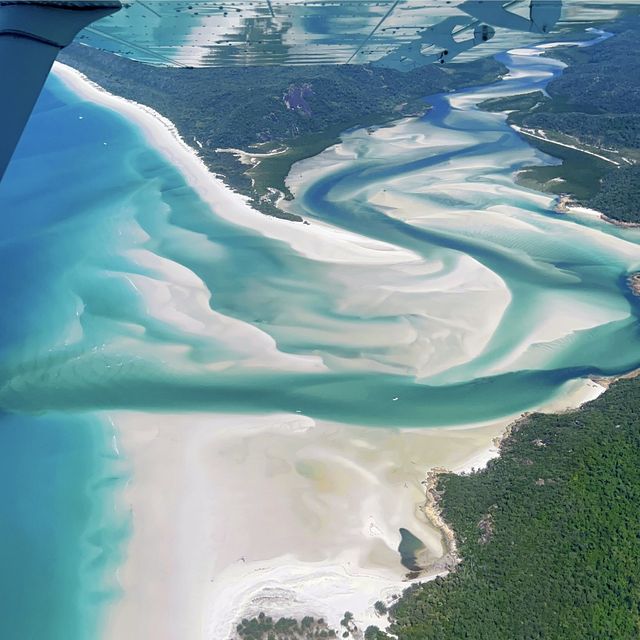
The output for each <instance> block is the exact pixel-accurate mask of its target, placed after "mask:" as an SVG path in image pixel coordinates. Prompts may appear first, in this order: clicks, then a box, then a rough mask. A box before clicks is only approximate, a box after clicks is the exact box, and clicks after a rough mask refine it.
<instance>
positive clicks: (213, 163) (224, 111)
mask: <svg viewBox="0 0 640 640" xmlns="http://www.w3.org/2000/svg"><path fill="white" fill-rule="evenodd" d="M60 60H61V61H62V62H64V63H66V64H69V65H71V66H73V67H75V68H76V69H78V70H80V71H81V72H82V73H84V74H85V75H86V76H88V77H89V78H90V79H91V80H94V81H95V82H97V83H98V84H100V85H101V86H102V87H104V88H105V89H107V90H108V91H111V92H113V93H115V94H117V95H120V96H124V97H125V98H129V99H131V100H135V101H136V102H140V103H142V104H145V105H148V106H150V107H152V108H153V109H155V110H156V111H158V112H159V113H161V114H162V115H163V116H165V117H167V118H168V119H169V120H171V121H172V122H173V123H174V124H175V125H176V127H177V128H178V130H179V132H180V134H181V135H182V137H183V138H184V140H185V141H186V142H187V143H188V144H190V145H191V146H192V147H194V149H196V150H197V151H198V153H199V154H200V156H201V157H202V159H203V160H204V162H205V163H206V164H207V166H208V167H209V168H210V169H211V171H213V172H215V173H217V174H219V175H220V177H221V178H222V179H223V180H225V181H226V182H227V184H229V185H230V186H231V187H232V188H233V189H235V190H236V191H239V192H240V193H243V194H245V195H247V196H249V197H250V198H251V201H252V204H253V206H254V207H255V208H257V209H259V210H260V211H262V212H263V213H267V214H269V215H275V216H279V217H290V214H287V213H286V212H284V211H282V210H281V209H279V208H277V207H276V206H275V205H274V202H275V201H276V199H277V197H279V195H280V194H279V193H276V192H274V189H277V190H278V192H282V193H284V194H285V195H288V194H287V189H286V187H285V184H284V180H285V178H286V176H287V174H288V173H289V170H290V168H291V165H292V164H293V163H294V162H296V161H298V160H301V159H303V158H307V157H311V156H314V155H317V154H318V153H320V152H321V151H323V150H324V149H325V148H327V147H328V146H331V145H332V144H335V143H336V142H338V141H339V138H340V133H341V132H343V131H345V130H346V129H349V128H352V127H356V126H370V125H377V124H384V123H386V122H389V121H392V120H397V119H398V118H400V117H402V116H406V115H415V114H422V113H424V112H425V111H426V110H427V109H428V105H427V104H426V103H425V101H424V96H427V95H430V94H433V93H438V92H441V91H451V90H454V89H457V88H460V87H464V86H471V85H475V84H484V83H488V82H491V81H493V80H495V79H497V78H499V77H500V76H501V74H503V73H505V71H506V69H505V67H504V66H503V65H501V64H499V63H497V62H496V61H494V60H490V59H486V60H478V61H474V62H468V63H465V64H456V65H451V66H444V67H443V66H437V65H427V66H425V67H423V68H421V69H417V70H415V71H412V72H409V73H401V72H399V71H394V70H391V69H377V68H374V67H369V66H355V65H350V66H347V65H343V66H309V67H304V66H296V67H244V68H239V67H233V68H199V69H187V68H164V67H162V68H161V67H152V66H149V65H146V64H141V63H138V62H134V61H132V60H129V59H127V58H121V57H119V56H116V55H112V54H109V53H105V52H103V51H99V50H97V49H92V48H90V47H85V46H81V45H72V46H70V47H68V48H67V49H65V50H64V51H63V52H62V53H61V55H60ZM230 148H231V149H241V150H244V151H250V152H252V153H265V152H269V151H273V150H278V149H283V148H286V151H285V152H284V153H281V154H278V155H274V156H272V157H270V158H265V159H262V160H261V162H260V164H259V165H258V166H257V167H255V168H253V169H252V168H251V167H250V166H248V165H246V164H242V163H241V162H240V161H239V160H238V158H237V156H236V155H234V154H233V153H230V152H229V151H219V149H230Z"/></svg>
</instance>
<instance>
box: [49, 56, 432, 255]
mask: <svg viewBox="0 0 640 640" xmlns="http://www.w3.org/2000/svg"><path fill="white" fill-rule="evenodd" d="M53 72H54V74H55V75H56V76H57V77H58V78H59V79H60V80H61V81H62V82H63V83H64V84H65V85H66V86H67V87H68V88H70V89H71V90H72V91H74V92H75V93H76V94H77V95H80V96H81V97H82V98H84V99H86V100H88V101H90V102H92V103H96V104H100V105H102V106H104V107H107V108H109V109H112V110H113V111H114V112H116V113H117V114H118V115H119V116H120V117H125V118H128V119H129V120H130V121H132V122H134V123H135V125H136V126H137V127H138V128H139V129H140V130H141V132H142V133H143V135H144V137H145V138H146V139H147V141H148V142H149V144H150V146H152V147H153V148H154V149H155V150H157V151H158V152H159V153H160V154H161V155H162V156H163V157H164V158H165V159H167V160H168V161H169V162H170V163H171V164H173V165H174V166H175V167H177V169H178V170H179V171H180V173H181V174H182V175H183V177H184V178H185V180H186V181H187V183H188V184H189V185H190V186H191V187H192V188H193V189H194V190H195V191H196V193H198V195H199V196H200V197H201V198H202V200H203V201H204V202H206V203H208V204H209V205H211V206H213V208H214V209H215V215H217V216H218V217H220V218H221V219H223V220H225V221H226V222H229V223H231V224H234V225H236V226H238V227H241V228H244V229H249V230H251V231H253V232H257V233H260V234H262V235H264V236H266V237H269V238H271V239H274V240H280V241H282V242H285V243H286V244H287V245H289V246H290V247H291V248H292V249H293V250H294V251H296V252H298V253H300V254H301V255H303V256H305V257H307V258H308V259H310V260H316V261H319V262H327V263H345V262H350V263H353V264H390V263H393V262H396V261H397V262H413V261H416V260H420V257H419V256H418V255H417V254H414V253H412V252H410V251H408V250H405V249H400V248H399V247H396V246H394V245H391V244H387V243H385V242H382V241H377V240H372V239H370V238H367V237H366V236H360V235H358V234H356V233H352V232H349V231H345V230H343V229H340V228H338V227H334V226H331V225H329V224H327V223H320V222H317V221H314V222H313V223H312V224H307V225H302V224H300V223H299V222H295V221H291V220H285V219H282V218H274V217H272V216H266V215H264V214H262V213H259V212H257V211H255V210H254V209H252V208H251V206H250V204H249V198H248V196H244V195H242V194H240V193H237V192H235V191H233V190H232V189H231V188H229V187H228V186H227V185H226V184H224V183H223V182H222V181H221V180H220V178H218V177H217V176H216V174H214V173H212V172H211V171H210V170H209V168H208V167H207V166H206V165H205V164H204V162H203V161H202V159H201V158H200V157H199V156H198V153H197V151H196V150H195V149H194V148H193V147H191V146H190V145H189V144H188V143H187V142H186V141H185V140H184V139H183V138H182V137H181V136H180V133H179V131H178V129H177V128H176V126H175V125H174V124H173V123H172V122H171V121H170V120H168V119H167V118H165V117H164V116H162V115H161V114H159V113H158V112H157V111H155V110H153V109H152V108H151V107H148V106H146V105H143V104H140V103H137V102H134V101H132V100H129V99H127V98H122V97H121V96H117V95H115V94H112V93H109V92H108V91H106V90H105V89H103V88H102V87H101V86H100V85H98V84H96V83H95V82H93V81H92V80H90V79H89V78H87V77H86V76H85V75H83V74H82V73H81V72H79V71H77V70H76V69H74V68H73V67H70V66H68V65H65V64H62V63H60V62H56V63H55V64H54V66H53ZM301 230H302V231H303V233H301Z"/></svg>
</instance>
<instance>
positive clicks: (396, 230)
mask: <svg viewBox="0 0 640 640" xmlns="http://www.w3.org/2000/svg"><path fill="white" fill-rule="evenodd" d="M504 61H505V62H507V63H508V64H509V65H510V66H511V67H512V68H513V69H514V70H518V71H519V75H515V76H514V77H513V78H511V79H508V80H506V81H505V82H503V83H501V84H500V85H496V87H494V88H480V89H472V90H468V91H465V92H460V93H457V94H455V95H449V96H434V97H431V98H429V102H430V103H432V104H433V105H434V109H433V111H432V112H431V113H430V114H429V116H428V117H427V118H425V119H424V120H422V121H416V120H414V121H408V122H401V123H398V124H397V125H396V126H394V127H391V128H386V129H380V130H378V131H376V132H374V133H373V134H369V133H368V132H366V131H353V132H349V133H347V134H345V136H344V142H343V145H342V147H341V151H340V153H339V155H338V156H336V158H335V162H334V161H331V162H328V163H324V164H323V157H325V158H326V157H327V156H326V154H323V156H321V157H320V158H317V159H312V160H310V161H308V162H306V163H303V165H301V168H300V169H298V170H297V171H298V173H301V176H298V178H296V179H297V183H296V185H295V189H296V191H297V193H298V199H297V203H296V205H295V206H296V207H299V210H300V211H301V212H302V213H303V214H304V215H305V216H307V217H308V218H309V219H311V221H312V227H313V223H314V222H315V221H318V220H320V221H323V222H331V223H333V224H334V225H336V226H337V227H340V228H342V229H344V230H347V231H351V232H355V233H357V234H359V235H361V236H366V237H368V238H372V239H376V240H378V241H380V242H384V243H387V245H393V246H394V247H396V248H399V250H401V251H403V252H404V253H403V255H405V256H410V259H407V260H405V261H404V262H403V261H402V260H400V259H399V260H398V262H396V263H388V264H387V263H385V265H382V266H379V265H378V266H376V265H375V264H373V263H360V264H355V263H353V264H349V263H347V262H343V263H340V262H331V261H318V260H311V259H309V258H307V257H305V256H304V255H302V254H301V253H298V252H296V251H295V250H293V249H292V248H291V247H290V246H289V245H288V244H287V243H285V242H283V241H278V240H273V239H270V238H268V237H266V236H263V235H261V234H260V233H258V232H256V231H252V230H251V229H247V228H246V227H243V226H240V225H234V224H232V223H231V222H229V221H225V219H224V218H223V217H222V216H221V215H218V214H222V213H225V212H223V211H220V210H219V207H220V206H221V205H220V204H217V203H216V202H213V203H212V204H208V203H207V202H205V201H204V200H203V198H202V197H201V196H200V195H199V194H198V193H196V191H194V190H193V189H192V188H191V187H190V186H189V185H188V184H187V182H186V181H185V178H184V177H183V176H182V175H181V174H180V172H179V171H178V170H177V169H176V168H175V167H174V166H172V165H171V164H170V163H169V162H168V161H166V160H165V159H164V158H163V157H162V156H161V155H160V154H159V153H158V152H156V151H155V150H153V149H152V148H151V147H150V146H149V144H148V143H147V142H146V140H145V139H144V137H143V136H142V134H141V132H140V131H139V130H138V129H137V128H136V127H135V126H134V125H133V124H132V123H130V122H128V121H127V120H126V119H125V118H123V117H121V116H120V115H118V114H117V113H114V112H112V111H109V110H107V109H105V108H103V107H100V106H98V105H95V104H91V103H88V102H86V101H84V100H83V99H81V98H80V97H79V96H77V95H75V94H74V93H72V92H71V91H69V90H68V89H67V88H65V87H64V85H62V84H61V82H59V81H58V80H56V79H55V78H52V79H51V80H50V82H49V83H48V85H47V88H46V90H45V92H44V94H43V97H42V99H41V100H40V103H39V105H38V108H37V111H36V114H35V115H34V117H33V118H32V120H31V123H30V125H29V128H28V130H27V132H26V133H25V136H24V139H23V141H22V143H21V146H20V148H19V150H18V152H17V155H16V158H15V161H14V162H13V164H12V166H11V167H10V170H9V172H8V173H7V176H6V179H5V181H4V183H3V185H2V188H1V189H0V207H1V210H2V216H0V227H1V231H2V234H1V236H0V237H1V238H2V240H1V241H0V265H1V266H2V269H3V273H4V274H5V277H4V278H3V280H2V281H1V282H0V291H1V293H2V299H3V302H4V309H5V311H4V313H3V314H2V315H1V316H0V353H1V354H2V360H1V362H2V364H1V366H0V407H2V409H3V410H4V411H5V413H4V414H3V417H2V419H1V422H0V424H1V427H2V431H1V433H2V438H3V446H2V447H1V448H0V456H2V460H1V461H0V468H1V469H2V473H3V476H4V477H3V482H2V483H1V486H2V491H4V492H5V493H4V496H3V501H2V502H3V509H4V514H3V516H4V517H3V518H2V523H3V524H2V531H1V532H0V535H1V539H0V548H1V549H2V550H3V551H2V553H4V554H5V555H6V558H4V560H6V562H3V566H7V567H10V570H9V571H5V572H4V573H3V577H2V578H0V583H1V585H2V586H1V589H2V592H3V594H4V597H3V600H4V602H5V603H6V604H7V606H6V610H7V614H6V615H4V616H3V618H2V622H1V623H0V624H1V625H2V626H3V627H4V628H3V629H1V633H0V635H2V637H11V638H13V637H15V638H31V637H33V638H35V637H46V638H65V640H69V639H72V638H76V637H77V638H87V637H96V635H95V634H96V631H95V630H96V629H97V628H98V625H99V622H100V615H99V614H100V611H101V610H103V608H102V607H101V606H100V605H101V604H103V603H105V602H108V601H110V600H111V599H112V598H114V597H116V596H117V587H116V586H115V585H114V584H113V571H112V567H113V565H114V564H115V563H117V562H118V560H119V559H120V557H121V554H122V553H123V551H122V550H123V544H124V540H125V539H126V536H127V533H128V527H129V523H128V519H127V517H126V514H122V513H120V511H119V510H118V509H117V508H116V504H117V500H118V492H119V489H121V487H122V484H123V482H125V481H126V478H127V472H126V466H125V465H126V463H125V461H123V460H122V459H121V458H120V456H119V454H118V453H117V448H115V446H114V440H113V437H114V432H113V429H112V427H111V426H110V425H109V423H108V422H107V421H105V419H104V414H102V413H100V412H99V410H104V409H130V408H136V409H145V410H151V411H167V412H177V411H194V410H201V411H211V412H242V413H268V412H274V411H285V412H300V413H302V414H306V415H309V416H312V417H314V418H325V419H329V420H334V421H337V422H346V423H352V424H367V425H376V426H380V427H387V428H394V427H398V426H415V427H421V426H444V425H460V424H467V423H475V422H480V421H485V420H490V419H494V418H501V417H504V416H508V415H512V414H514V413H518V412H520V411H523V410H529V409H532V408H535V407H537V406H539V405H540V404H542V403H544V402H545V401H547V400H549V399H552V398H554V397H556V396H557V395H558V394H560V393H561V392H562V390H563V389H564V387H563V385H564V384H565V383H566V382H568V381H571V380H574V379H576V378H579V377H582V376H586V375H589V374H595V373H599V374H602V373H606V374H615V373H620V372H623V371H627V370H630V369H632V368H635V367H637V366H639V365H640V334H639V332H638V321H637V319H638V311H639V306H638V301H637V299H635V298H634V297H633V296H631V295H630V293H629V291H628V290H627V288H626V285H625V278H626V276H627V274H628V273H629V272H630V271H633V270H635V269H637V268H638V266H639V265H640V251H639V249H638V241H639V240H640V234H639V233H638V232H637V231H633V230H621V229H617V228H613V227H610V226H607V225H605V224H603V223H601V222H599V221H598V220H596V219H595V218H588V217H584V218H583V217H575V218H571V219H567V218H560V217H558V216H557V215H555V214H553V213H551V211H550V208H551V206H552V203H551V202H550V200H549V199H547V198H544V197H541V196H540V195H539V194H536V193H534V192H531V191H528V190H526V189H522V188H520V187H518V186H517V185H515V183H514V181H513V178H512V173H513V171H515V170H517V169H518V168H519V167H521V166H524V165H525V164H527V163H530V162H542V161H551V159H549V158H548V157H547V158H545V157H543V156H542V155H541V154H538V153H537V152H534V151H532V150H531V149H530V148H529V147H528V146H527V145H526V143H524V142H523V141H522V140H520V138H518V137H517V135H515V133H514V132H513V131H511V129H510V128H509V127H508V126H507V125H506V124H505V122H504V117H503V116H501V115H499V114H487V113H483V112H480V111H477V110H475V109H474V108H473V104H474V103H475V102H477V101H478V100H479V99H482V98H484V97H491V96H495V95H499V94H500V93H501V92H502V93H518V92H522V91H524V90H532V89H534V88H540V87H544V84H545V83H546V82H547V81H548V80H549V78H550V77H551V75H552V74H554V73H557V72H559V70H560V67H559V65H558V64H557V63H555V62H553V61H551V60H545V59H539V58H537V57H535V56H532V55H530V54H528V55H522V56H509V57H505V58H504ZM443 136H444V137H443ZM327 153H328V154H331V153H336V151H335V150H333V151H329V152H327ZM328 157H329V159H330V160H331V158H332V157H333V156H331V155H329V156H328ZM305 168H306V170H305ZM274 224H275V223H274ZM283 224H285V223H283ZM291 228H294V229H295V233H299V234H305V233H307V232H308V231H307V230H306V227H304V226H302V225H298V226H297V227H296V226H295V225H294V226H293V227H291ZM180 265H181V266H180ZM209 294H211V298H210V299H209ZM558 327H561V329H558ZM4 609H5V607H3V610H4Z"/></svg>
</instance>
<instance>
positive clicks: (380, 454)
mask: <svg viewBox="0 0 640 640" xmlns="http://www.w3.org/2000/svg"><path fill="white" fill-rule="evenodd" d="M602 391H603V387H602V386H600V385H598V384H596V383H594V382H592V381H586V380H584V381H578V382H574V383H570V385H569V386H568V388H567V390H566V394H565V395H564V396H563V400H561V401H556V402H554V403H551V404H550V405H549V406H548V407H545V409H547V410H550V411H557V410H563V409H566V408H569V407H572V406H576V405H577V404H579V403H580V402H585V401H588V400H590V399H593V398H595V397H596V396H597V395H599V393H601V392H602ZM108 417H109V419H110V420H112V421H113V423H114V425H115V426H116V429H117V431H118V434H119V435H118V447H119V449H120V451H121V452H122V453H123V454H124V456H125V458H126V459H127V460H128V461H129V464H130V466H131V469H132V479H131V482H130V484H129V485H128V486H127V488H126V490H125V492H124V495H123V501H124V505H125V507H124V508H126V509H130V510H131V514H132V519H133V535H132V538H131V540H130V542H129V545H128V550H127V558H126V561H125V563H124V564H123V566H122V567H121V569H120V570H119V571H118V579H119V581H120V584H121V585H122V588H123V597H122V599H121V600H120V601H119V602H118V603H116V605H115V606H114V607H113V609H112V612H111V614H110V615H109V617H108V621H107V626H106V634H105V638H107V639H109V640H111V639H113V640H115V639H122V638H123V637H128V635H130V634H131V632H132V631H131V630H139V633H138V635H137V637H141V638H154V639H157V640H170V639H171V640H174V639H176V638H185V637H188V638H202V639H203V640H204V639H206V640H211V639H216V640H217V639H221V640H222V639H226V638H229V637H230V636H231V634H232V631H233V629H234V628H235V624H237V622H238V620H240V619H241V618H242V617H247V616H248V617H251V616H253V615H257V614H258V613H260V612H261V611H264V612H265V613H267V614H268V615H272V616H274V617H276V618H277V617H280V616H292V617H303V616H304V615H315V616H318V617H324V618H325V619H326V620H327V621H328V622H329V623H330V624H331V625H333V626H334V627H335V628H338V627H339V624H340V619H341V618H342V615H343V614H344V612H345V611H347V610H348V611H351V612H352V613H354V616H355V621H356V623H357V624H358V626H360V627H361V628H363V629H364V628H365V627H366V626H367V625H369V624H378V625H381V624H382V623H383V620H382V619H381V618H380V617H379V616H378V615H377V614H376V612H375V610H374V608H373V605H374V604H375V602H376V601H377V600H383V601H385V600H386V601H390V600H391V597H392V595H393V594H398V593H400V592H401V591H402V590H403V589H404V588H406V587H407V585H408V583H407V582H406V580H405V574H406V572H407V570H406V569H405V568H404V567H402V566H401V564H400V560H399V554H398V553H397V547H398V544H399V542H400V535H399V531H398V529H399V527H401V526H402V527H405V528H409V529H410V530H411V531H412V533H414V534H415V535H417V536H418V537H420V539H421V540H422V541H423V542H424V543H425V545H426V547H427V552H426V554H425V557H427V558H428V559H429V561H431V562H436V561H437V560H438V559H439V558H440V557H441V556H442V554H443V540H442V534H441V532H440V531H439V530H437V529H435V528H434V527H433V526H432V525H431V524H430V523H429V522H428V521H427V519H426V518H425V516H424V514H423V512H422V510H421V506H422V504H423V503H424V501H425V493H424V490H425V489H424V485H423V480H424V479H425V477H426V474H427V472H428V470H429V469H431V468H434V467H440V468H447V469H451V470H454V471H456V472H464V471H470V470H471V469H479V468H482V467H483V466H484V465H486V463H487V461H488V460H490V459H491V458H492V457H495V456H496V455H497V453H498V450H497V447H496V444H495V440H496V438H498V437H499V436H500V435H501V434H502V433H503V432H504V430H505V428H506V426H507V424H508V423H509V422H510V421H511V420H510V419H509V420H502V421H497V422H494V423H489V424H484V425H474V426H471V427H465V428H452V429H403V430H396V429H376V428H366V427H357V426H349V425H340V424H332V423H324V422H321V421H314V420H311V419H310V418H307V417H305V416H300V415H296V414H279V415H261V416H255V415H253V416H252V415H212V414H174V415H166V414H149V413H139V412H113V413H110V414H109V415H108ZM515 417H517V416H514V418H515ZM441 572H442V570H441V569H434V570H433V571H432V572H431V573H430V574H429V572H428V573H427V574H426V575H423V576H421V578H420V579H421V580H424V579H427V578H428V577H429V575H432V576H435V575H438V574H440V573H441Z"/></svg>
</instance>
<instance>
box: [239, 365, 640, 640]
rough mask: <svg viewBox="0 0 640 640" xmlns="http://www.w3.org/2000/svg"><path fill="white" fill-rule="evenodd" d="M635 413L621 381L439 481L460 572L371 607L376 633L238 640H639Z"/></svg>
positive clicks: (276, 628)
mask: <svg viewBox="0 0 640 640" xmlns="http://www.w3.org/2000/svg"><path fill="white" fill-rule="evenodd" d="M639 406H640V379H639V378H638V377H629V378H625V379H620V380H618V381H617V382H615V383H613V384H612V385H611V386H610V388H609V389H608V390H607V391H606V392H605V393H604V394H602V395H601V396H600V397H599V398H597V399H596V400H594V401H592V402H589V403H587V404H585V405H583V406H582V407H581V408H580V409H577V410H574V411H570V412H564V413H558V414H530V415H528V416H526V417H524V418H523V419H521V420H519V421H518V422H516V423H515V424H514V425H512V427H511V429H510V431H509V433H508V435H507V436H506V437H505V438H504V439H503V440H502V442H501V446H500V456H499V457H498V458H494V459H493V460H491V461H490V462H489V463H488V465H487V467H486V468H485V469H483V470H480V471H474V472H471V473H466V474H453V473H440V474H439V475H438V478H437V483H436V485H435V487H434V491H435V492H436V493H437V499H438V505H439V508H440V509H441V512H442V515H443V517H444V518H445V519H446V521H447V522H448V523H450V525H451V527H452V528H453V530H454V531H455V535H456V543H457V548H458V552H459V554H460V556H461V562H460V563H459V564H458V565H457V566H456V567H455V568H454V569H453V570H452V571H451V572H450V573H449V574H448V575H446V576H443V577H438V578H436V579H435V580H432V581H429V582H426V583H414V584H412V585H411V587H409V588H408V589H407V590H406V591H405V592H404V594H403V595H402V596H401V597H399V598H396V599H392V600H391V601H390V602H380V603H376V611H378V613H379V615H380V616H381V620H382V616H388V620H389V622H390V624H389V627H388V629H387V631H386V632H384V631H382V630H380V629H379V628H377V627H374V626H371V627H369V628H367V629H366V630H362V629H357V628H355V627H354V625H353V624H352V620H350V619H349V618H348V612H347V613H346V614H345V618H346V619H345V621H344V622H345V624H343V628H341V629H340V631H339V632H337V631H336V630H331V629H328V628H326V627H324V623H323V622H322V621H320V622H321V624H313V625H311V624H310V623H309V621H307V624H306V625H305V626H302V625H301V624H299V623H297V622H295V621H291V620H286V619H285V620H283V621H281V622H279V623H278V622H277V621H273V620H272V619H268V620H267V619H265V618H264V616H263V617H262V618H260V619H258V618H256V619H252V620H244V621H243V622H242V623H241V624H239V625H238V629H237V631H238V637H239V638H242V639H243V640H246V639H248V638H252V639H254V640H267V638H271V637H275V638H305V639H306V638H317V637H335V636H336V635H339V637H345V638H362V637H364V638H365V640H390V638H395V639H397V640H436V639H437V640H460V638H467V639H471V640H484V639H486V638H492V639H495V640H525V639H526V640H530V639H533V638H540V639H542V638H544V639H545V640H546V639H557V640H574V639H575V640H585V639H595V638H616V640H625V639H629V640H631V639H635V638H637V637H638V628H640V608H639V605H638V603H639V602H640V538H639V537H638V531H639V530H640V513H639V512H638V508H637V505H638V503H639V501H640V466H638V464H637V460H638V458H639V456H640V414H639V413H638V407H639ZM294 628H295V633H293V630H294ZM287 630H289V631H290V632H289V631H287ZM306 631H308V633H305V632H306ZM323 632H324V634H325V635H323ZM270 634H271V635H270Z"/></svg>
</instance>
